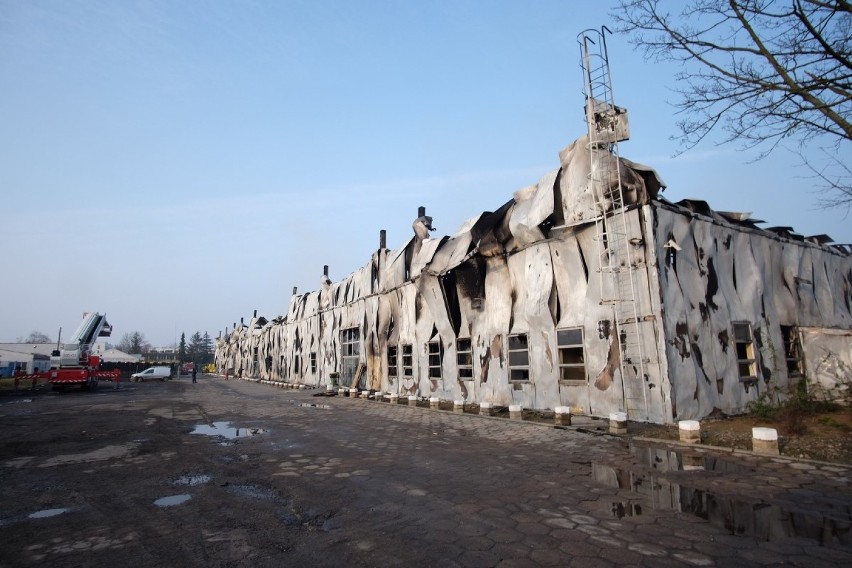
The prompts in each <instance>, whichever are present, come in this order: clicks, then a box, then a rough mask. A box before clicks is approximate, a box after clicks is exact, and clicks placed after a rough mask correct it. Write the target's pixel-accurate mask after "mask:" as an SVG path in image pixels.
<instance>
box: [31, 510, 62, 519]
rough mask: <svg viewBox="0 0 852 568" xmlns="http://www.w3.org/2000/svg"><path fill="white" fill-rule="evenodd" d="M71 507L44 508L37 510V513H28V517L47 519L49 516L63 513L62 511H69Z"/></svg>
mask: <svg viewBox="0 0 852 568" xmlns="http://www.w3.org/2000/svg"><path fill="white" fill-rule="evenodd" d="M70 510H71V509H44V510H41V511H36V512H35V513H30V514H29V515H27V518H28V519H46V518H48V517H55V516H57V515H61V514H62V513H67V512H68V511H70Z"/></svg>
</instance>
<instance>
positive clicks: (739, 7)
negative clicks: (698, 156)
mask: <svg viewBox="0 0 852 568" xmlns="http://www.w3.org/2000/svg"><path fill="white" fill-rule="evenodd" d="M667 6H671V7H673V9H674V10H676V11H675V12H672V11H671V8H669V7H667ZM612 15H613V18H614V19H615V20H616V22H617V23H618V29H619V31H621V32H625V33H629V34H630V35H631V41H632V43H633V44H634V45H636V46H637V47H638V48H640V49H641V50H643V51H644V53H645V54H646V55H647V56H649V57H650V58H653V59H654V60H656V61H674V62H679V63H681V64H683V67H682V69H683V70H682V71H681V72H680V73H678V74H677V76H676V80H677V85H678V86H677V87H676V88H675V89H674V90H675V92H677V93H678V94H679V95H680V100H679V101H678V102H676V103H675V106H676V107H677V108H678V110H679V113H680V114H681V115H682V116H683V118H682V119H681V120H680V121H679V122H678V128H679V130H680V134H679V135H677V136H675V137H674V138H675V139H678V140H680V141H681V144H682V151H684V150H688V149H690V148H692V147H693V146H695V145H696V144H698V143H699V142H700V141H701V140H703V139H704V138H705V137H706V136H707V135H708V134H709V133H710V132H711V131H715V130H722V132H723V133H724V134H723V139H722V142H721V143H729V142H740V143H742V144H743V146H744V147H747V148H754V147H758V146H759V147H760V148H759V149H760V150H761V153H760V156H759V157H760V158H762V157H765V156H766V155H767V154H769V153H770V152H772V151H773V150H774V149H775V148H777V147H778V146H779V145H781V144H783V143H785V142H788V141H790V142H793V143H794V145H795V148H791V149H793V150H794V151H796V152H797V153H798V154H799V156H800V157H801V159H802V161H803V163H804V164H805V165H806V166H807V167H808V168H809V169H810V171H811V172H812V173H813V174H814V176H815V177H816V178H817V179H818V180H820V182H821V184H822V189H824V190H825V194H824V195H825V196H826V198H825V199H822V200H821V201H822V205H823V206H838V205H840V206H845V207H847V208H848V207H850V205H852V175H850V174H852V172H850V167H849V165H848V164H847V163H846V161H845V160H844V156H845V157H846V159H847V160H848V156H849V151H850V149H852V148H850V145H849V143H850V140H852V57H850V56H852V33H850V30H852V4H850V2H848V1H847V0H691V1H689V2H680V1H677V2H665V3H664V2H662V1H661V0H620V2H619V6H618V7H617V8H616V9H615V10H614V12H613V14H612ZM815 145H819V152H813V149H814V148H813V147H814V146H815Z"/></svg>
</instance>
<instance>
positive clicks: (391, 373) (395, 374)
mask: <svg viewBox="0 0 852 568" xmlns="http://www.w3.org/2000/svg"><path fill="white" fill-rule="evenodd" d="M387 355H388V380H389V381H395V380H397V379H398V378H399V346H398V345H388V349H387Z"/></svg>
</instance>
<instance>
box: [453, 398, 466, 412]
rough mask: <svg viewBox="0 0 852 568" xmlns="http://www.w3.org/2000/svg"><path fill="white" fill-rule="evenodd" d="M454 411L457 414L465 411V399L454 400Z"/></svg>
mask: <svg viewBox="0 0 852 568" xmlns="http://www.w3.org/2000/svg"><path fill="white" fill-rule="evenodd" d="M453 412H455V413H456V414H463V413H464V401H463V400H454V401H453Z"/></svg>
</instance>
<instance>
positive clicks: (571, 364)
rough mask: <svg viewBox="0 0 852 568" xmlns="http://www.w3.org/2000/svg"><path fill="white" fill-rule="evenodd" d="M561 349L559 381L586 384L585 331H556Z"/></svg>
mask: <svg viewBox="0 0 852 568" xmlns="http://www.w3.org/2000/svg"><path fill="white" fill-rule="evenodd" d="M556 342H557V345H558V348H559V380H561V381H573V382H585V381H586V360H585V357H584V355H583V329H582V328H579V327H575V328H571V329H558V330H556Z"/></svg>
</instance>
